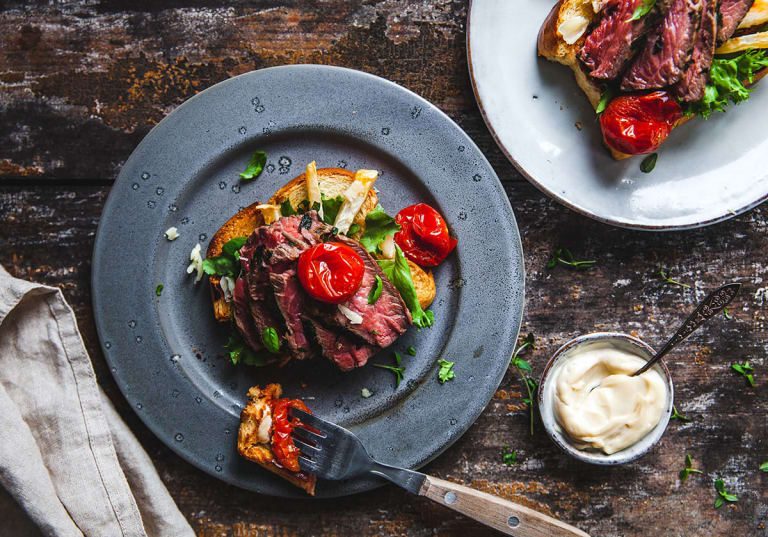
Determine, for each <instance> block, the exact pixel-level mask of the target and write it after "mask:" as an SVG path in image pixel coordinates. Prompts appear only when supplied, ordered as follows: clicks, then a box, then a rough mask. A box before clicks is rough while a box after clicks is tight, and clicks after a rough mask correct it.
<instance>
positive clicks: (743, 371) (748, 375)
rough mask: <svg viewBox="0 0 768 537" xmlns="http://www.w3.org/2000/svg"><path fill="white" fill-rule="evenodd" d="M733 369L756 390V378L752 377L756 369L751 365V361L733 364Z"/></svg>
mask: <svg viewBox="0 0 768 537" xmlns="http://www.w3.org/2000/svg"><path fill="white" fill-rule="evenodd" d="M731 367H732V368H733V370H734V371H736V372H737V373H739V374H740V375H741V376H743V377H744V378H745V379H746V381H747V384H749V385H750V386H752V387H753V388H754V386H755V377H754V376H753V375H752V371H754V370H755V368H754V367H752V366H751V365H749V360H747V361H746V362H744V363H743V364H733V365H732V366H731Z"/></svg>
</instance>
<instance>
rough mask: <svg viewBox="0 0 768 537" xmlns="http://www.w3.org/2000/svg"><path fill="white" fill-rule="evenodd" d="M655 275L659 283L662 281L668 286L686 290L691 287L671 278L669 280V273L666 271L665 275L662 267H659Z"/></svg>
mask: <svg viewBox="0 0 768 537" xmlns="http://www.w3.org/2000/svg"><path fill="white" fill-rule="evenodd" d="M656 274H657V275H658V277H659V279H660V280H661V281H663V282H664V283H669V284H672V285H679V286H680V287H685V288H687V289H690V288H691V286H690V285H688V284H687V283H683V282H679V281H677V280H673V279H672V278H670V277H669V271H667V272H666V273H665V272H664V267H662V266H661V265H659V271H658V272H657V273H656Z"/></svg>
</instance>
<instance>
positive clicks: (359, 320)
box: [339, 304, 363, 324]
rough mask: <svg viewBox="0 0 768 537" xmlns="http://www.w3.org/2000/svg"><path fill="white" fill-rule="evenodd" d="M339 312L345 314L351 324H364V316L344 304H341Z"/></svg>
mask: <svg viewBox="0 0 768 537" xmlns="http://www.w3.org/2000/svg"><path fill="white" fill-rule="evenodd" d="M339 311H340V312H341V313H343V314H344V317H346V318H347V319H349V323H350V324H363V316H362V315H360V314H359V313H356V312H354V311H352V310H351V309H349V308H348V307H346V306H345V305H344V304H339Z"/></svg>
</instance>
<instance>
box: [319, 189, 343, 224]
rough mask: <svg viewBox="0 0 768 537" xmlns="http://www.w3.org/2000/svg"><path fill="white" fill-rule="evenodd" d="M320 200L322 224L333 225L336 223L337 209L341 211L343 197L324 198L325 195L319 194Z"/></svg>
mask: <svg viewBox="0 0 768 537" xmlns="http://www.w3.org/2000/svg"><path fill="white" fill-rule="evenodd" d="M320 198H321V199H322V201H323V222H325V223H326V224H329V225H333V223H334V222H336V215H338V214H339V209H341V204H342V203H344V196H336V197H335V198H326V197H325V194H320Z"/></svg>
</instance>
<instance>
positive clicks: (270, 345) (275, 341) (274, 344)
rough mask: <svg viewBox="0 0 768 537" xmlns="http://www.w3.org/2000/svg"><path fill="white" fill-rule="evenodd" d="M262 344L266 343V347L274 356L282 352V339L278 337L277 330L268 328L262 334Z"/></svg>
mask: <svg viewBox="0 0 768 537" xmlns="http://www.w3.org/2000/svg"><path fill="white" fill-rule="evenodd" d="M261 342H262V343H264V347H265V348H266V349H267V350H268V351H269V352H271V353H272V354H277V353H278V352H280V338H279V337H278V335H277V330H275V329H274V328H272V327H271V326H268V327H266V328H265V329H264V332H262V334H261Z"/></svg>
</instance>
